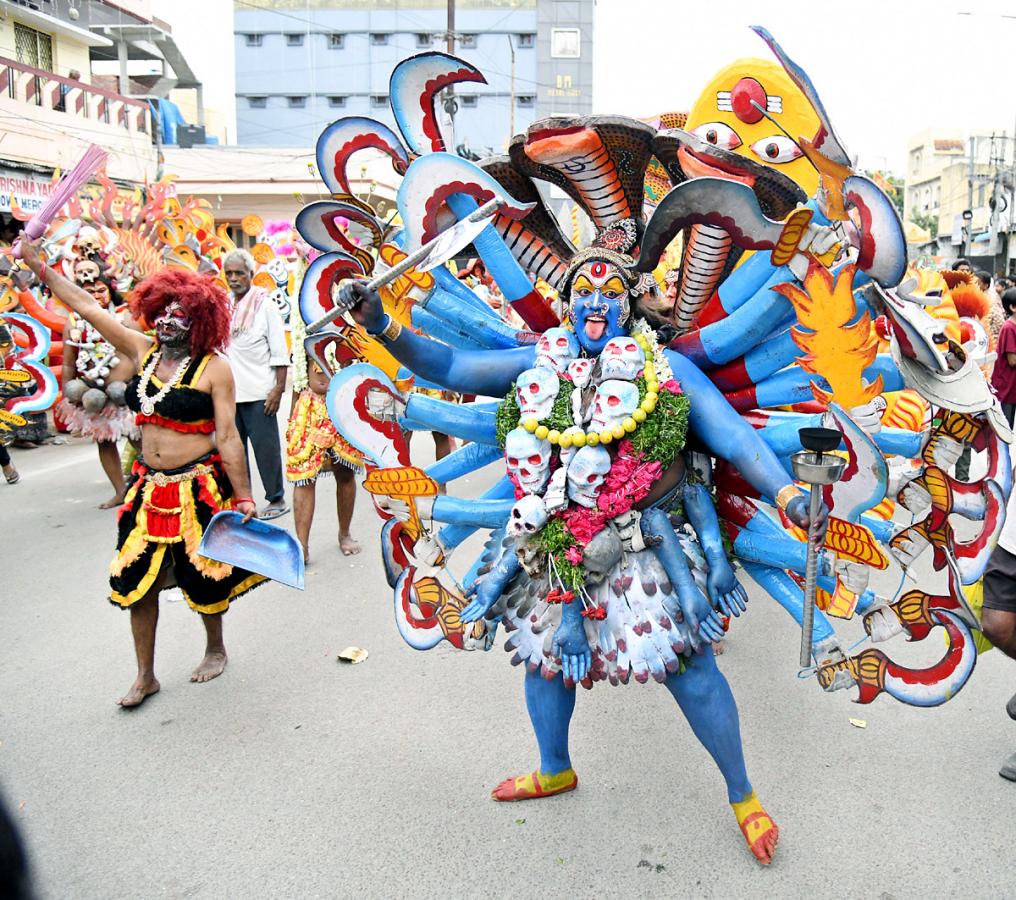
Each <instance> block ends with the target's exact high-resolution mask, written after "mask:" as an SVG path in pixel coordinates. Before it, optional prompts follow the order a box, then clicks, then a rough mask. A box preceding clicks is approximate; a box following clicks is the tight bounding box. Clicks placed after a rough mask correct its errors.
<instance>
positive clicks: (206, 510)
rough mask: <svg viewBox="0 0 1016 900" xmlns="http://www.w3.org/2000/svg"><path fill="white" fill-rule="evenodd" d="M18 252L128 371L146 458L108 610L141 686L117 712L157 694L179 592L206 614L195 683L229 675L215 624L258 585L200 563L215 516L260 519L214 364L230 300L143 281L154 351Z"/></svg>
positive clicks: (129, 500)
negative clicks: (163, 610)
mask: <svg viewBox="0 0 1016 900" xmlns="http://www.w3.org/2000/svg"><path fill="white" fill-rule="evenodd" d="M21 246H22V252H23V257H24V261H25V262H26V263H27V265H28V266H29V268H31V269H32V271H33V272H35V274H36V275H37V276H38V278H39V280H40V281H42V282H43V283H45V284H47V285H49V287H50V289H51V290H52V292H53V294H54V295H55V296H56V297H58V298H59V299H60V300H62V301H63V302H64V303H65V304H66V305H67V306H68V307H69V308H70V309H71V310H72V311H73V312H74V313H76V314H77V315H79V316H80V317H81V318H82V319H84V320H85V321H86V322H88V323H89V324H90V325H92V326H93V327H94V328H95V329H96V330H97V331H98V332H99V333H100V334H101V335H102V337H103V338H104V339H105V340H107V341H109V342H110V343H111V344H112V345H113V346H114V347H115V348H116V352H117V353H118V354H119V356H120V357H121V359H124V360H129V361H130V362H131V364H132V366H133V373H134V377H133V378H132V379H131V380H130V381H129V382H128V384H127V392H126V401H127V405H128V406H129V407H130V408H131V409H132V410H133V411H134V412H135V414H136V416H135V421H136V422H137V424H138V425H139V426H140V428H141V449H142V456H141V457H140V458H139V459H138V460H137V461H136V462H135V463H134V468H133V472H132V474H131V479H130V482H129V484H128V487H127V493H126V496H125V497H124V502H123V505H122V506H121V507H120V510H119V513H118V529H119V533H118V539H117V549H116V556H114V557H113V562H112V563H111V564H110V587H111V592H110V600H111V601H112V602H113V603H114V604H116V605H118V606H120V607H122V608H124V609H130V611H131V630H132V632H133V635H134V650H135V653H136V654H137V663H138V675H137V679H136V680H135V682H134V684H133V685H132V686H131V688H130V690H128V692H127V693H126V694H125V695H124V696H123V697H121V698H120V700H119V703H120V705H121V706H124V707H133V706H138V705H139V704H141V703H142V702H144V700H145V698H146V697H149V696H151V695H152V694H154V693H155V692H156V691H158V690H159V682H158V680H157V679H156V677H155V668H154V661H155V630H156V625H157V624H158V620H159V606H158V597H159V592H160V591H161V590H163V589H165V588H168V587H173V586H179V587H180V589H181V590H182V591H183V595H184V597H185V598H186V600H187V603H188V605H189V606H190V607H191V609H194V610H196V611H197V612H199V613H201V618H202V621H203V622H204V625H205V631H206V637H207V646H206V649H205V656H204V658H203V659H202V660H201V662H200V663H199V664H198V667H197V668H196V669H195V670H194V672H193V673H192V674H191V681H196V682H203V681H210V680H211V679H212V678H215V677H216V676H218V675H221V674H222V671H223V670H224V669H225V667H226V648H225V645H224V644H223V641H222V613H224V612H225V611H226V610H227V609H228V608H229V604H230V602H231V601H232V600H233V599H235V598H236V597H238V596H240V595H241V594H243V593H245V592H246V591H249V590H251V589H252V588H254V587H256V586H257V585H258V584H260V583H261V582H262V581H264V580H265V579H264V577H263V576H261V575H255V574H252V573H250V572H246V571H244V570H242V569H238V568H235V567H232V566H228V565H225V564H223V563H218V562H214V561H212V560H210V559H207V558H205V557H203V556H201V555H199V553H198V545H199V544H200V542H201V536H202V534H203V533H204V529H205V527H206V526H207V525H208V522H209V520H210V519H211V517H212V516H213V515H215V513H217V512H219V511H220V510H223V509H236V510H238V511H240V512H242V513H243V514H244V515H245V516H246V519H245V521H246V520H247V519H250V518H251V516H253V515H254V512H255V506H254V502H253V500H251V498H250V493H251V491H250V482H249V480H248V476H247V467H246V464H245V462H244V455H243V448H242V446H241V444H240V439H239V435H238V434H237V431H236V422H235V393H234V388H233V376H232V373H231V372H230V368H229V364H228V363H227V362H226V360H225V359H224V358H223V357H222V356H221V355H220V351H221V350H222V349H223V347H224V346H225V344H226V342H227V341H228V339H229V326H230V313H229V300H228V298H227V297H226V294H225V293H224V292H223V291H222V290H221V289H220V288H219V287H217V286H216V285H215V284H214V283H213V282H212V281H211V280H210V279H209V278H207V277H204V276H200V275H196V274H192V273H190V272H185V271H182V270H179V269H166V270H163V271H161V272H158V273H157V274H155V275H152V276H150V277H149V278H147V279H146V280H145V281H144V282H142V283H141V285H139V287H138V288H137V290H136V291H135V293H134V296H133V298H132V303H133V306H134V310H135V314H136V315H138V316H140V317H141V318H142V319H143V321H144V323H145V324H146V326H147V327H149V328H154V330H155V340H154V341H153V340H152V339H151V338H150V337H148V336H147V335H145V334H141V333H140V332H137V331H133V330H131V329H129V328H127V327H126V326H125V325H124V324H123V323H121V322H120V321H119V320H118V319H116V318H115V317H114V316H112V315H111V314H110V313H109V312H108V311H107V310H105V309H103V308H102V307H101V306H99V304H97V303H95V301H94V300H93V299H92V298H91V296H89V294H87V293H86V292H85V291H83V290H82V289H81V288H79V287H78V286H77V285H75V284H73V283H72V282H70V281H68V280H67V279H66V278H64V277H63V276H61V275H60V274H59V273H57V272H54V271H53V270H52V269H49V268H47V267H46V264H45V263H44V262H43V260H42V258H41V257H40V255H39V242H29V241H27V240H25V239H24V238H22V242H21Z"/></svg>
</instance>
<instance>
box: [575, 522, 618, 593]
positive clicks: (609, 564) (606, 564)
mask: <svg viewBox="0 0 1016 900" xmlns="http://www.w3.org/2000/svg"><path fill="white" fill-rule="evenodd" d="M621 546H622V545H621V538H620V537H619V536H618V534H617V532H616V531H615V530H614V529H613V527H607V528H604V529H603V531H601V532H599V533H598V534H597V535H596V536H595V537H594V538H593V539H592V540H591V541H590V542H589V543H588V544H586V546H585V548H584V549H583V550H582V567H583V568H584V569H585V570H586V584H587V585H589V586H590V587H591V586H593V585H596V584H599V583H600V582H601V581H603V579H604V578H606V577H607V576H608V575H609V574H610V570H611V569H613V568H614V566H616V565H617V564H618V562H619V561H620V559H621Z"/></svg>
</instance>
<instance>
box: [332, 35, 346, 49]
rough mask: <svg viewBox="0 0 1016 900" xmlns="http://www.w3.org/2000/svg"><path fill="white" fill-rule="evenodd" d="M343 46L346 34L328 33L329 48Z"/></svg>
mask: <svg viewBox="0 0 1016 900" xmlns="http://www.w3.org/2000/svg"><path fill="white" fill-rule="evenodd" d="M345 46H346V36H345V35H344V34H330V35H328V49H329V50H341V49H342V48H343V47H345Z"/></svg>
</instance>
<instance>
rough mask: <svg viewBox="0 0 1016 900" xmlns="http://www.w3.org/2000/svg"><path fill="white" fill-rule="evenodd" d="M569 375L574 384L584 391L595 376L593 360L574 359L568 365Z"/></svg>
mask: <svg viewBox="0 0 1016 900" xmlns="http://www.w3.org/2000/svg"><path fill="white" fill-rule="evenodd" d="M568 374H569V375H570V376H571V380H572V384H574V385H575V387H577V388H578V389H579V390H582V389H583V388H584V387H585V386H586V385H587V384H589V379H590V378H591V377H592V374H593V361H592V360H591V359H573V360H572V361H571V362H570V363H568Z"/></svg>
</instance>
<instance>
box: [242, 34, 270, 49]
mask: <svg viewBox="0 0 1016 900" xmlns="http://www.w3.org/2000/svg"><path fill="white" fill-rule="evenodd" d="M264 37H265V36H264V35H263V34H245V35H244V36H243V40H244V43H245V44H246V45H247V46H248V47H260V46H261V43H262V41H263V40H264Z"/></svg>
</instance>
